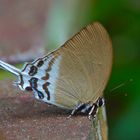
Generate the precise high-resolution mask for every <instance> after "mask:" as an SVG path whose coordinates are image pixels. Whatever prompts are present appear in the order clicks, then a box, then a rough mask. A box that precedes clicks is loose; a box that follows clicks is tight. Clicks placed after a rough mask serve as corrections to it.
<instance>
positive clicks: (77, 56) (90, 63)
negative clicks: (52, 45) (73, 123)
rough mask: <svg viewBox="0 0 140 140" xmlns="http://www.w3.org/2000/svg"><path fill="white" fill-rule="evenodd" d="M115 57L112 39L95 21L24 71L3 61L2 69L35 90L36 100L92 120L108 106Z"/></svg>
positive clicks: (20, 82) (21, 84)
mask: <svg viewBox="0 0 140 140" xmlns="http://www.w3.org/2000/svg"><path fill="white" fill-rule="evenodd" d="M112 56H113V55H112V43H111V40H110V37H109V35H108V33H107V31H106V30H105V28H104V27H103V26H102V25H101V24H100V23H98V22H95V23H92V24H90V25H88V26H86V27H85V28H83V29H82V30H81V31H80V32H78V33H77V34H76V35H74V36H73V37H72V38H71V39H70V40H68V41H67V42H65V44H64V45H62V46H61V47H59V48H58V49H56V50H54V51H53V52H51V53H49V54H47V55H46V56H44V57H41V58H38V59H36V60H35V61H33V62H30V63H25V65H24V66H23V68H22V69H21V70H20V69H17V68H16V67H14V66H12V65H10V64H7V63H5V62H3V61H0V68H2V69H4V70H7V71H9V72H11V73H12V74H14V75H15V76H17V81H16V82H15V85H16V86H18V87H19V88H20V89H21V90H26V91H33V93H34V96H35V98H36V99H38V100H41V101H44V102H46V103H48V104H52V105H55V106H58V107H61V108H64V109H68V110H72V112H71V115H74V114H75V113H76V112H83V113H87V114H88V116H89V118H91V116H95V115H96V113H97V110H98V107H100V106H102V105H103V104H104V99H103V97H102V96H103V91H104V89H105V87H106V84H107V82H108V79H109V76H110V73H111V68H112ZM71 115H70V116H71Z"/></svg>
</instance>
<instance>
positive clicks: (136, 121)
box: [0, 0, 140, 140]
mask: <svg viewBox="0 0 140 140" xmlns="http://www.w3.org/2000/svg"><path fill="white" fill-rule="evenodd" d="M50 3H51V4H50ZM50 3H49V6H48V5H46V6H48V10H47V12H46V13H44V15H46V20H45V22H44V26H43V27H42V34H43V35H42V36H43V37H42V41H43V44H44V46H45V47H46V48H45V50H46V52H48V50H53V49H54V48H57V47H58V46H60V45H62V44H63V43H64V42H65V41H66V40H67V39H68V38H69V37H71V36H72V35H73V34H74V33H76V32H77V31H79V29H80V28H81V27H83V26H85V25H87V24H89V23H91V22H93V21H100V22H101V23H102V24H103V25H104V26H105V28H106V29H107V31H108V32H109V34H110V36H111V38H112V43H113V50H114V59H113V61H114V62H113V70H112V75H111V78H110V81H109V83H108V86H107V88H106V90H105V98H106V106H107V118H108V125H109V140H140V111H139V107H140V74H139V72H140V0H114V1H113V0H87V1H80V0H71V1H68V0H59V1H57V0H52V1H51V2H50ZM0 47H1V46H0ZM32 55H34V54H32ZM4 77H7V73H5V72H2V71H0V79H1V80H2V79H4ZM120 84H124V86H122V87H120V88H118V89H116V90H114V91H112V92H111V90H112V89H113V88H115V87H117V86H118V85H120Z"/></svg>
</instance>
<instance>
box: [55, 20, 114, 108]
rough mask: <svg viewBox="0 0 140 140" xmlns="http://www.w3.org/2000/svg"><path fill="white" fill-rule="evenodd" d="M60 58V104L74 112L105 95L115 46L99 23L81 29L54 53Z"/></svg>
mask: <svg viewBox="0 0 140 140" xmlns="http://www.w3.org/2000/svg"><path fill="white" fill-rule="evenodd" d="M55 54H57V55H60V56H61V63H60V67H59V78H58V79H57V82H56V90H55V91H56V94H55V99H56V103H57V104H61V105H62V106H64V107H66V108H73V107H74V106H75V105H76V104H77V103H79V102H81V103H86V102H88V101H92V102H95V100H96V99H97V98H98V97H100V96H101V95H102V94H103V90H104V88H105V86H106V84H107V81H108V79H109V75H110V73H111V68H112V44H111V41H110V38H109V36H108V34H107V32H106V30H105V29H104V27H103V26H102V25H101V24H100V23H93V24H91V25H88V26H87V27H86V28H84V29H82V30H81V31H80V32H79V33H78V34H76V35H75V36H74V37H73V38H72V39H70V40H69V41H67V42H66V43H65V44H64V45H63V46H62V47H60V48H59V49H58V50H56V51H55V52H54V55H55Z"/></svg>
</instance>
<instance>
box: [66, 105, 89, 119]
mask: <svg viewBox="0 0 140 140" xmlns="http://www.w3.org/2000/svg"><path fill="white" fill-rule="evenodd" d="M85 106H86V105H85V103H81V104H79V105H77V106H76V107H75V108H74V109H73V110H72V112H71V114H70V115H69V116H68V118H70V117H71V116H73V115H74V114H75V113H77V112H79V111H81V110H82V109H83V108H85Z"/></svg>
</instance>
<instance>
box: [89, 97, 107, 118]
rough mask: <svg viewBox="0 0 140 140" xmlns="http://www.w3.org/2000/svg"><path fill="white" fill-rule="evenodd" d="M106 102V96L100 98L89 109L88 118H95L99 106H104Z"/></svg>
mask: <svg viewBox="0 0 140 140" xmlns="http://www.w3.org/2000/svg"><path fill="white" fill-rule="evenodd" d="M104 104H105V100H104V98H101V97H100V98H99V99H98V100H97V101H96V103H94V104H93V105H92V107H91V109H90V110H89V113H88V118H89V119H91V118H92V117H93V119H94V118H95V117H96V114H97V113H98V108H99V107H101V106H103V105H104Z"/></svg>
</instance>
